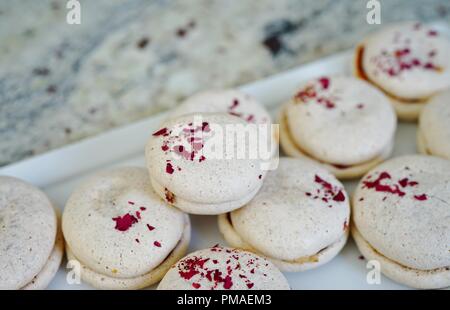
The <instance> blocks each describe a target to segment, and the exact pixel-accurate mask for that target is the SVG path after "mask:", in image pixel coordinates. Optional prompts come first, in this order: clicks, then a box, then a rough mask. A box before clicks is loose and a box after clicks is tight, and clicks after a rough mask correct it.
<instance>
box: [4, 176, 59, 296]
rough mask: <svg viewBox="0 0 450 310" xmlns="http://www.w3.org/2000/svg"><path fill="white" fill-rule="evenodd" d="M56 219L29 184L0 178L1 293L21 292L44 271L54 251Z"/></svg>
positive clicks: (41, 195) (42, 198) (42, 195)
mask: <svg viewBox="0 0 450 310" xmlns="http://www.w3.org/2000/svg"><path fill="white" fill-rule="evenodd" d="M56 231H57V218H56V213H55V210H54V209H53V206H52V204H51V202H50V200H49V199H48V198H47V196H46V195H45V194H44V193H43V192H42V191H41V190H39V189H37V188H36V187H34V186H33V185H31V184H28V183H26V182H24V181H21V180H19V179H16V178H13V177H6V176H1V177H0V252H1V255H0V269H1V273H0V289H20V288H23V287H25V286H27V285H28V284H30V283H31V282H32V281H33V279H34V278H35V277H36V276H38V274H39V273H40V272H41V271H42V269H43V268H44V267H45V265H46V264H47V262H48V261H49V257H50V256H51V253H52V251H53V249H54V247H55V238H56Z"/></svg>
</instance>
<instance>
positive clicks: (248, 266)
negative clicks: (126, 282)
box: [158, 245, 289, 290]
mask: <svg viewBox="0 0 450 310" xmlns="http://www.w3.org/2000/svg"><path fill="white" fill-rule="evenodd" d="M288 289H289V284H288V282H287V280H286V278H285V277H284V275H283V274H282V273H281V272H280V271H279V270H278V269H277V268H276V267H275V266H274V265H273V264H272V263H271V262H270V261H268V260H266V259H264V258H262V257H259V256H257V255H255V254H254V253H251V252H247V251H243V250H239V249H232V248H224V247H220V246H218V245H216V246H214V247H212V248H208V249H204V250H200V251H196V252H194V253H191V254H189V255H187V256H186V257H184V258H183V259H181V260H180V261H179V262H177V263H176V264H175V265H174V266H173V267H172V268H171V269H170V270H169V271H168V272H167V274H166V275H165V276H164V278H163V279H162V280H161V282H160V283H159V285H158V290H288Z"/></svg>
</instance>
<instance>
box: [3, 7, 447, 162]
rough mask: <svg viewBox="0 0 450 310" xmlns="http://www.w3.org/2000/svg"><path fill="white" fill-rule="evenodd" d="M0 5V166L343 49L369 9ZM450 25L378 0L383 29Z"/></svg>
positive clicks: (443, 12) (367, 28) (365, 29)
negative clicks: (77, 13)
mask: <svg viewBox="0 0 450 310" xmlns="http://www.w3.org/2000/svg"><path fill="white" fill-rule="evenodd" d="M67 2H68V1H65V0H14V1H13V0H0V166H1V165H6V164H8V163H11V162H14V161H18V160H21V159H24V158H26V157H29V156H32V155H35V154H38V153H42V152H45V151H47V150H49V149H53V148H56V147H60V146H62V145H65V144H67V143H71V142H73V141H77V140H80V139H82V138H85V137H88V136H92V135H95V134H97V133H99V132H102V131H105V130H108V129H110V128H113V127H116V126H120V125H124V124H127V123H130V122H133V121H135V120H138V119H141V118H144V117H148V116H150V115H152V114H154V113H158V112H159V111H162V110H166V109H169V108H170V107H172V106H174V105H176V104H177V103H179V102H180V101H181V100H183V99H184V98H186V97H187V96H189V95H191V94H192V93H195V92H197V91H199V90H203V89H208V88H223V87H231V86H237V85H240V84H243V83H246V82H250V81H253V80H257V79H260V78H263V77H265V76H268V75H272V74H275V73H277V72H281V71H283V70H286V69H289V68H292V67H295V66H298V65H300V64H302V63H304V62H309V61H312V60H314V59H317V58H320V57H323V56H326V55H329V54H332V53H336V52H338V51H343V50H346V49H349V48H351V47H352V46H353V45H354V44H355V43H356V42H358V41H359V40H360V39H361V38H362V37H363V36H364V35H366V34H367V33H369V32H371V31H373V30H376V29H377V27H380V26H378V25H369V24H368V23H367V21H366V15H367V12H368V9H367V8H366V5H367V2H368V1H366V0H357V1H354V0H341V1H338V0H170V1H169V0H85V1H83V0H80V1H79V2H80V3H81V24H79V25H69V24H68V23H67V22H66V15H67V13H68V9H67V8H66V4H67ZM400 20H420V21H424V22H434V21H444V22H446V23H449V22H450V1H448V0H382V1H381V22H382V24H381V26H384V25H386V24H388V23H390V22H394V21H400Z"/></svg>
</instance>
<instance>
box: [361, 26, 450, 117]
mask: <svg viewBox="0 0 450 310" xmlns="http://www.w3.org/2000/svg"><path fill="white" fill-rule="evenodd" d="M449 54H450V41H449V40H448V37H446V36H445V35H442V34H440V33H439V32H438V31H436V30H435V29H433V28H431V27H429V26H427V25H424V24H421V23H418V22H407V23H400V24H396V25H392V26H390V27H386V28H384V29H382V30H380V31H378V32H376V33H374V34H372V35H370V36H369V37H368V38H366V39H365V40H363V41H362V42H361V43H360V44H359V45H358V46H357V48H356V51H355V57H354V73H355V75H356V76H357V77H359V78H361V79H364V80H366V81H368V82H369V83H371V84H372V85H374V86H376V87H378V88H379V89H381V90H382V91H383V92H385V93H386V94H387V95H388V97H389V98H390V101H391V103H392V104H393V106H394V107H395V110H396V112H397V115H398V116H399V118H400V119H401V120H409V121H413V120H416V119H417V117H418V116H419V113H420V110H421V109H422V108H423V107H424V106H425V105H426V104H427V103H428V102H429V100H430V99H431V98H432V97H433V96H435V95H436V94H438V93H439V92H441V91H443V90H444V89H446V88H448V87H450V57H449V56H448V55H449Z"/></svg>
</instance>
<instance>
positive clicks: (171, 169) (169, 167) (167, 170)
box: [166, 163, 174, 174]
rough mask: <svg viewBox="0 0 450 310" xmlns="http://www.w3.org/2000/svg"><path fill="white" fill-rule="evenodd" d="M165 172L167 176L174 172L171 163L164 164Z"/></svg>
mask: <svg viewBox="0 0 450 310" xmlns="http://www.w3.org/2000/svg"><path fill="white" fill-rule="evenodd" d="M166 172H167V173H168V174H172V173H173V172H174V170H173V166H172V164H171V163H167V164H166Z"/></svg>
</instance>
